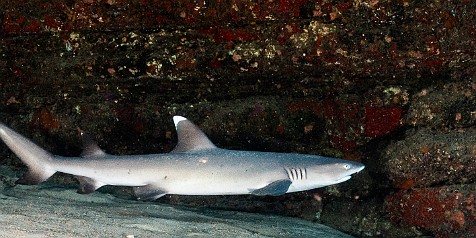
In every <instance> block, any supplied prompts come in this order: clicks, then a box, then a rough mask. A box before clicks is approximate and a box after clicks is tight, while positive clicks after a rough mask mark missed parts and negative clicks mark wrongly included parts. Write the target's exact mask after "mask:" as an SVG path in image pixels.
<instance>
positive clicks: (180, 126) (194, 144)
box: [172, 116, 217, 152]
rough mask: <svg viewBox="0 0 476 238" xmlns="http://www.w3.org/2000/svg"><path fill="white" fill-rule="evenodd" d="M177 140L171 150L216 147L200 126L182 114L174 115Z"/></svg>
mask: <svg viewBox="0 0 476 238" xmlns="http://www.w3.org/2000/svg"><path fill="white" fill-rule="evenodd" d="M174 123H175V129H176V130H177V138H178V142H177V145H176V146H175V148H174V149H173V150H172V152H188V151H196V150H206V149H215V148H217V147H216V146H215V145H214V144H213V143H212V142H211V141H210V139H208V137H207V136H206V135H205V133H203V131H202V130H200V128H198V127H197V126H196V125H195V124H193V123H192V122H191V121H189V120H188V119H187V118H185V117H182V116H174Z"/></svg>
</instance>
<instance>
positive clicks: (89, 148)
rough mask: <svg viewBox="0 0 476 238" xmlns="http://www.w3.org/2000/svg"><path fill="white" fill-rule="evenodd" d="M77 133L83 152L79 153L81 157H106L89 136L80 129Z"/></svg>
mask: <svg viewBox="0 0 476 238" xmlns="http://www.w3.org/2000/svg"><path fill="white" fill-rule="evenodd" d="M79 133H80V134H81V139H82V140H83V152H82V153H81V157H98V156H104V155H106V153H105V152H104V151H102V150H101V148H99V146H98V145H97V143H96V141H94V140H93V138H92V137H91V136H90V135H88V134H86V133H85V132H84V131H82V130H81V129H79Z"/></svg>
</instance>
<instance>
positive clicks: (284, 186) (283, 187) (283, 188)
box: [251, 179, 292, 196]
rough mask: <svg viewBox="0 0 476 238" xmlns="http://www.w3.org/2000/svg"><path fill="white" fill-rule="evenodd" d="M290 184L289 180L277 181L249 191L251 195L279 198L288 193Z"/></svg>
mask: <svg viewBox="0 0 476 238" xmlns="http://www.w3.org/2000/svg"><path fill="white" fill-rule="evenodd" d="M291 183H292V181H291V180H289V179H282V180H277V181H274V182H272V183H270V184H268V185H266V186H264V187H262V188H259V189H255V190H253V191H251V194H253V195H258V196H265V195H270V196H280V195H283V194H285V193H286V192H287V191H288V189H289V186H290V185H291Z"/></svg>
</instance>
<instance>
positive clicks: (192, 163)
mask: <svg viewBox="0 0 476 238" xmlns="http://www.w3.org/2000/svg"><path fill="white" fill-rule="evenodd" d="M173 121H174V123H175V128H176V131H177V138H178V142H177V145H176V146H175V148H174V149H173V150H172V151H171V152H170V153H164V154H145V155H112V154H108V153H106V152H104V151H103V150H101V149H100V148H99V146H98V145H97V144H96V143H95V141H94V140H93V139H92V138H91V137H90V136H88V135H87V134H85V133H83V132H82V133H81V134H82V138H83V147H84V148H83V152H82V154H81V155H80V156H79V157H65V156H59V155H54V154H52V153H50V152H48V151H46V150H45V149H43V148H41V147H40V146H38V145H36V144H35V143H34V142H32V141H31V140H29V139H28V138H26V137H24V136H22V135H21V134H19V133H17V132H15V131H14V130H12V129H11V128H9V127H8V126H6V125H4V124H2V123H0V138H1V139H2V140H3V141H4V142H5V144H6V145H7V146H8V147H9V148H10V150H12V151H13V153H14V154H15V155H16V156H17V157H18V158H20V160H21V161H22V162H23V163H24V164H25V165H26V166H27V168H28V170H27V172H26V173H25V174H24V175H23V176H22V177H21V178H19V179H18V180H17V181H16V184H23V185H34V184H39V183H41V182H44V181H46V180H47V179H48V178H49V177H51V176H52V175H53V174H55V173H56V172H62V173H66V174H71V175H74V176H75V177H76V178H77V179H78V181H79V188H78V193H82V194H87V193H92V192H94V191H96V190H97V189H98V188H100V187H102V186H104V185H116V186H131V187H133V190H134V193H135V195H136V197H137V199H138V200H143V201H153V200H156V199H158V198H160V197H162V196H164V195H166V194H177V195H240V194H253V195H258V196H265V195H270V196H279V195H283V194H286V193H292V192H299V191H305V190H311V189H315V188H320V187H324V186H328V185H333V184H338V183H341V182H344V181H347V180H349V179H350V178H351V175H353V174H355V173H357V172H359V171H361V170H362V169H364V167H365V166H364V165H363V164H362V163H359V162H353V161H347V160H342V159H337V158H331V157H323V156H318V155H310V154H296V153H276V152H257V151H241V150H227V149H222V148H218V147H217V146H215V145H214V144H213V143H212V142H211V141H210V139H209V138H208V137H207V136H206V135H205V133H204V132H203V131H202V130H200V128H199V127H198V126H196V125H195V124H194V123H192V122H191V121H190V120H188V119H186V118H185V117H182V116H174V117H173Z"/></svg>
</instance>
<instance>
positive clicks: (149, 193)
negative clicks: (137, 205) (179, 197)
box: [134, 184, 167, 201]
mask: <svg viewBox="0 0 476 238" xmlns="http://www.w3.org/2000/svg"><path fill="white" fill-rule="evenodd" d="M134 193H135V194H136V196H137V199H138V200H141V201H154V200H156V199H158V198H160V197H162V196H164V195H166V194H167V192H166V191H164V190H163V189H161V188H159V187H157V186H156V185H153V184H149V185H145V186H140V187H134Z"/></svg>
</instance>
